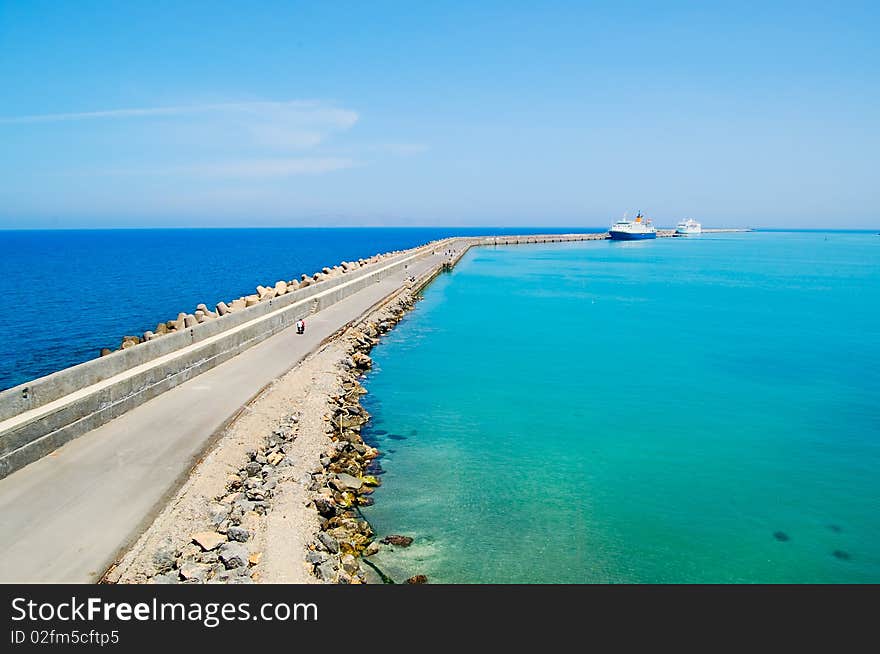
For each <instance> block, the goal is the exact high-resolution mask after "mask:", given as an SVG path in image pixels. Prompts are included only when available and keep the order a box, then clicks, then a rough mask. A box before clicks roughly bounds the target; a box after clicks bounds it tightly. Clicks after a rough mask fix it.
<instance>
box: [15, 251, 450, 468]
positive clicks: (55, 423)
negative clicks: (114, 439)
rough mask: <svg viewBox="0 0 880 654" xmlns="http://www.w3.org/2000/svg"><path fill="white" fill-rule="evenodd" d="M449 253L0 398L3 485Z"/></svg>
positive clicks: (268, 304)
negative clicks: (323, 313)
mask: <svg viewBox="0 0 880 654" xmlns="http://www.w3.org/2000/svg"><path fill="white" fill-rule="evenodd" d="M446 247H450V245H449V242H447V241H441V242H438V243H435V244H428V245H426V246H423V247H421V248H417V249H415V250H413V251H409V252H406V253H403V254H400V255H396V256H394V257H390V258H388V259H385V260H383V261H380V262H378V263H375V264H371V265H369V266H366V267H364V268H362V269H358V270H356V271H354V272H351V273H345V274H344V275H341V276H339V277H336V278H332V279H326V280H324V281H321V282H319V283H316V284H313V285H311V286H308V287H306V288H303V289H297V290H296V291H293V292H292V293H289V294H285V295H282V296H280V297H277V298H274V299H272V300H265V301H263V302H260V303H259V304H257V305H254V306H252V307H249V308H247V309H244V310H241V311H237V312H235V313H231V314H228V315H226V316H223V317H220V318H217V319H215V320H211V321H208V322H204V323H202V324H199V325H196V326H194V327H191V328H189V329H186V330H184V331H182V332H180V333H175V334H169V335H167V336H163V337H161V338H158V339H156V340H152V341H148V342H146V343H142V344H140V345H137V346H135V347H132V348H128V349H126V350H120V351H117V352H114V353H113V354H110V355H108V356H105V357H101V358H99V359H94V360H92V361H87V362H85V363H82V364H80V365H77V366H73V367H71V368H68V369H66V370H62V371H60V372H57V373H54V374H51V375H47V376H46V377H41V378H40V379H36V380H34V381H32V382H28V383H26V384H21V385H20V386H16V387H14V388H11V389H8V390H6V391H4V392H2V393H0V478H2V477H5V476H6V475H8V474H10V473H11V472H13V471H15V470H17V469H19V468H21V467H22V466H24V465H27V464H28V463H30V462H32V461H35V460H36V459H38V458H40V457H42V456H45V455H46V454H48V453H49V452H51V451H52V450H54V449H56V448H57V447H59V446H61V445H63V444H64V443H66V442H67V441H69V440H71V439H73V438H76V437H77V436H79V435H81V434H84V433H86V432H88V431H90V430H92V429H95V428H96V427H99V426H100V425H102V424H104V423H106V422H108V421H109V420H112V419H113V418H115V417H116V416H119V415H121V414H123V413H125V412H126V411H129V410H130V409H133V408H134V407H135V406H138V405H140V404H142V403H143V402H146V401H147V400H149V399H151V398H153V397H156V396H157V395H159V394H160V393H163V392H164V391H166V390H168V389H170V388H173V387H174V386H177V385H178V384H181V383H183V382H185V381H187V380H189V379H192V378H193V377H196V376H197V375H199V374H201V373H202V372H205V371H206V370H210V369H211V368H213V367H214V366H216V365H219V364H220V363H223V362H224V361H226V360H228V359H230V358H231V357H233V356H235V355H236V354H239V353H240V352H243V351H244V350H246V349H248V348H249V347H251V346H253V345H256V344H257V343H259V342H261V341H263V340H265V339H266V338H269V337H270V336H272V335H273V334H276V333H278V332H279V331H281V330H283V329H285V328H287V327H289V326H290V325H292V324H293V323H294V322H295V321H297V320H299V319H300V318H305V317H307V316H308V315H310V314H311V313H312V312H313V311H316V310H321V309H323V308H325V307H327V306H330V305H332V304H335V303H336V302H339V301H340V300H342V299H344V298H346V297H348V296H350V295H352V294H354V293H357V292H358V291H360V290H362V289H363V288H366V287H367V286H370V285H371V284H375V283H377V282H379V281H381V280H382V279H385V278H386V277H388V276H389V275H392V274H394V273H396V272H398V271H399V270H400V267H401V266H404V265H407V264H408V263H411V262H412V261H414V260H418V259H420V258H423V257H425V256H429V255H430V254H431V253H432V252H433V251H435V250H437V249H438V248H439V249H442V248H446ZM3 421H5V423H4V422H3Z"/></svg>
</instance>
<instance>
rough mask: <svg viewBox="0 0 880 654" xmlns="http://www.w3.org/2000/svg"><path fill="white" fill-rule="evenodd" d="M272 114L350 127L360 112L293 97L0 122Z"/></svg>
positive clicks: (14, 118) (11, 118)
mask: <svg viewBox="0 0 880 654" xmlns="http://www.w3.org/2000/svg"><path fill="white" fill-rule="evenodd" d="M221 113H238V114H269V115H274V116H276V117H278V116H284V117H287V118H288V119H294V118H296V119H298V120H300V121H305V122H313V123H329V124H333V125H335V126H336V127H338V128H340V129H348V128H350V127H352V126H353V125H354V124H355V123H356V122H357V121H358V114H357V112H355V111H352V110H350V109H341V108H338V107H333V106H328V105H326V104H325V103H322V102H319V101H314V100H290V101H285V102H225V103H215V104H194V105H178V106H173V107H138V108H127V109H106V110H101V111H80V112H72V113H56V114H32V115H27V116H0V123H4V124H16V123H19V124H23V123H57V122H65V121H77V120H99V119H114V118H149V117H155V116H186V115H196V114H221Z"/></svg>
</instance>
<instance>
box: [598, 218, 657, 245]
mask: <svg viewBox="0 0 880 654" xmlns="http://www.w3.org/2000/svg"><path fill="white" fill-rule="evenodd" d="M608 233H609V234H610V235H611V238H612V239H613V240H615V241H637V240H641V239H644V238H657V230H656V229H655V228H654V225H653V223H651V221H650V219H648V218H645V217H644V216H643V215H642V212H641V211H640V212H639V213H638V215H637V216H636V217H635V218H634V219H633V220H626V219H625V218H624V219H623V220H618V221H617V222H616V223H614V224H613V225H611V229H609V230H608Z"/></svg>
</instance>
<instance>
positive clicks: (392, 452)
mask: <svg viewBox="0 0 880 654" xmlns="http://www.w3.org/2000/svg"><path fill="white" fill-rule="evenodd" d="M395 452H397V450H390V449H389V450H388V454H394V453H395Z"/></svg>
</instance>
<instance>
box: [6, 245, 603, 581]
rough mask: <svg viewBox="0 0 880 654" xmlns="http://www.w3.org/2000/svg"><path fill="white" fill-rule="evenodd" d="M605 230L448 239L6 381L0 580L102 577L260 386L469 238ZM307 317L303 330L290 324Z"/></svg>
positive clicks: (443, 263) (435, 267)
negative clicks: (16, 382) (34, 376)
mask: <svg viewBox="0 0 880 654" xmlns="http://www.w3.org/2000/svg"><path fill="white" fill-rule="evenodd" d="M606 238H608V235H607V233H598V234H597V233H585V234H548V235H527V236H497V237H496V236H490V237H467V238H465V237H461V238H449V239H444V240H441V241H436V242H433V243H429V244H426V245H424V246H421V247H418V248H413V249H412V250H407V251H405V252H402V253H397V254H394V255H393V256H387V257H384V256H383V258H381V259H378V260H376V261H375V262H373V263H372V264H371V265H368V266H364V267H362V268H360V269H358V270H354V271H353V272H347V273H346V274H340V275H338V276H336V277H328V278H326V279H323V281H320V282H319V283H314V284H312V285H309V286H308V287H305V288H300V289H298V290H297V291H294V292H292V293H289V294H285V295H282V296H281V297H273V298H270V299H267V300H266V301H261V302H259V303H258V304H255V305H254V306H250V307H247V308H245V309H244V310H242V311H240V312H236V313H232V314H229V315H226V316H223V317H221V318H219V319H216V320H212V321H210V322H205V323H202V324H197V325H192V326H191V327H188V328H187V329H185V330H181V332H180V333H178V334H172V335H168V336H165V337H163V338H161V339H157V340H154V341H153V340H151V341H149V342H145V343H143V344H141V345H137V346H136V347H132V348H128V349H124V350H120V351H118V352H115V353H113V354H111V355H110V356H106V357H101V358H100V359H95V360H93V361H89V362H86V363H84V364H80V365H79V366H74V367H72V368H69V369H67V370H63V371H60V372H58V373H54V374H52V375H48V376H47V377H43V378H41V379H38V380H34V381H32V382H29V383H27V384H22V385H20V386H17V387H14V388H12V389H8V390H6V391H3V392H2V393H0V516H2V527H3V528H2V529H0V551H2V552H3V556H2V557H0V582H16V581H17V582H79V583H88V582H94V581H96V580H98V579H100V577H101V575H102V574H103V573H104V571H105V570H106V569H107V567H108V566H110V565H112V563H113V562H114V561H115V560H116V559H117V557H118V555H119V554H120V553H121V552H122V551H124V549H125V548H126V547H127V546H129V545H130V543H131V542H133V541H134V540H135V539H136V538H137V537H138V535H139V534H140V533H141V532H142V531H143V529H145V528H146V526H148V525H149V524H150V522H151V521H152V519H153V517H154V516H155V514H156V513H157V511H158V510H159V509H160V508H161V507H162V506H163V505H164V503H165V502H166V501H167V500H168V498H169V497H170V496H171V495H173V493H174V492H175V491H176V489H177V488H178V487H179V486H180V484H181V483H183V481H185V479H186V477H187V475H188V474H189V472H190V470H191V469H192V468H193V466H194V465H196V464H197V462H198V460H199V459H200V457H201V456H203V454H204V452H205V451H206V450H207V449H208V448H209V447H210V446H211V444H212V442H213V440H214V438H215V436H216V435H218V434H219V433H220V432H221V431H222V430H223V429H224V427H225V426H226V425H227V424H228V423H229V422H231V421H232V420H233V419H234V418H235V416H236V415H237V414H238V412H239V411H240V410H241V409H242V407H244V406H246V405H247V404H248V402H249V401H250V400H251V399H252V398H254V397H255V396H256V395H258V394H259V393H260V392H261V390H262V389H263V388H265V387H266V386H267V385H268V384H270V383H271V382H272V381H273V380H275V379H277V378H278V377H280V376H281V375H283V374H284V373H285V372H287V371H288V370H290V369H291V368H292V367H294V366H295V365H297V364H298V363H299V362H300V361H302V360H303V359H304V358H305V357H306V356H307V355H308V354H310V353H311V352H314V351H315V350H316V349H317V348H319V347H320V346H321V345H322V344H323V343H324V342H326V340H327V339H329V338H331V337H332V336H333V335H334V334H336V333H337V332H339V331H340V330H341V329H343V328H344V327H345V326H347V325H348V324H350V323H352V322H354V321H356V320H357V319H358V318H360V317H361V316H362V315H364V314H365V313H366V312H368V311H369V310H370V309H371V308H372V307H373V306H375V305H376V304H377V303H379V302H381V301H383V299H385V298H387V297H389V296H391V295H393V294H394V293H396V292H398V291H399V290H400V289H401V288H404V287H406V286H409V287H413V286H415V287H416V288H418V287H421V286H424V285H425V284H427V283H428V282H429V281H430V280H431V279H432V278H433V277H434V276H435V275H436V274H438V273H439V272H441V271H442V270H444V269H451V268H452V267H453V266H454V265H455V264H456V263H457V262H458V260H459V259H460V258H461V257H462V256H463V255H464V254H465V253H466V252H467V251H468V250H469V249H470V248H471V247H475V246H485V245H514V244H534V243H554V242H572V241H587V240H602V239H606ZM301 318H305V319H306V320H307V323H308V329H307V330H306V334H304V335H297V334H295V333H294V330H291V329H289V327H290V326H291V325H292V324H293V323H294V322H296V321H297V320H299V319H301Z"/></svg>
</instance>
